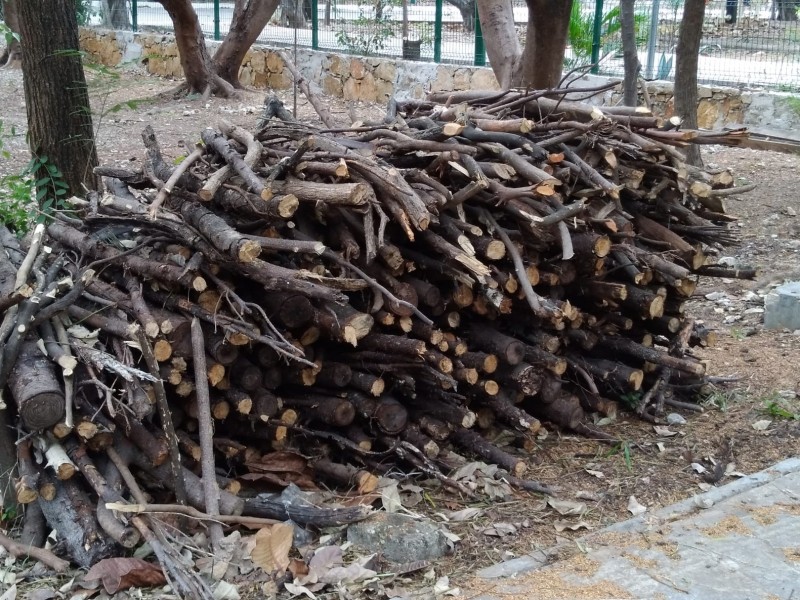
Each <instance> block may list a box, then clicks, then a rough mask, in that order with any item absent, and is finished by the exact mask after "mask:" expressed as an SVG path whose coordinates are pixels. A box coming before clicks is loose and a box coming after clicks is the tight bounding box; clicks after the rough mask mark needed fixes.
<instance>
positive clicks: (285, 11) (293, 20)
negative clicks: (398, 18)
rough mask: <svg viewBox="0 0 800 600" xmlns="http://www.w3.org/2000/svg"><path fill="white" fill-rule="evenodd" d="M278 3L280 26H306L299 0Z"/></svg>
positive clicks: (282, 0)
mask: <svg viewBox="0 0 800 600" xmlns="http://www.w3.org/2000/svg"><path fill="white" fill-rule="evenodd" d="M280 5H281V26H282V27H297V28H298V29H302V28H304V27H306V17H305V15H304V14H303V3H302V2H301V0H280ZM272 10H273V12H274V10H275V9H274V8H273V9H272ZM377 12H378V8H377V7H376V15H377ZM376 18H380V17H376Z"/></svg>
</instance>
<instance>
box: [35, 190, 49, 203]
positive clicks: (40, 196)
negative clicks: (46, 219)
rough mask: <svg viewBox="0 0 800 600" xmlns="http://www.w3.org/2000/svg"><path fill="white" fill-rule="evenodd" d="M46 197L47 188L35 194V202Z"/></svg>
mask: <svg viewBox="0 0 800 600" xmlns="http://www.w3.org/2000/svg"><path fill="white" fill-rule="evenodd" d="M45 196H47V188H41V189H39V191H37V192H36V201H37V202H41V201H42V198H44V197H45Z"/></svg>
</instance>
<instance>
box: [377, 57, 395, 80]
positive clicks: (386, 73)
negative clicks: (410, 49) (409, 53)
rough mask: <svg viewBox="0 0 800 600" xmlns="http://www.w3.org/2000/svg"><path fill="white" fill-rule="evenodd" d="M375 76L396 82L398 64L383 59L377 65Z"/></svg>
mask: <svg viewBox="0 0 800 600" xmlns="http://www.w3.org/2000/svg"><path fill="white" fill-rule="evenodd" d="M375 77H377V78H378V79H383V80H384V81H388V82H390V83H394V80H395V79H396V78H397V66H396V65H395V64H394V62H389V61H388V60H383V61H381V62H380V63H378V66H377V67H375Z"/></svg>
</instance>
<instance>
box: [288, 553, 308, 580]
mask: <svg viewBox="0 0 800 600" xmlns="http://www.w3.org/2000/svg"><path fill="white" fill-rule="evenodd" d="M289 572H290V573H291V574H292V577H293V578H294V579H297V578H298V577H302V576H303V575H308V565H307V564H306V563H304V562H303V561H302V560H300V559H299V558H293V559H291V560H290V561H289Z"/></svg>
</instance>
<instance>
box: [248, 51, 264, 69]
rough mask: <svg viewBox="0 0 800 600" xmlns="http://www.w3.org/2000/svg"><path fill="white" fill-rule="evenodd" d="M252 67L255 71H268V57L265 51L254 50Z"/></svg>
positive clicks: (251, 60) (251, 61)
mask: <svg viewBox="0 0 800 600" xmlns="http://www.w3.org/2000/svg"><path fill="white" fill-rule="evenodd" d="M250 68H251V69H253V73H266V71H267V57H266V55H265V54H264V52H263V51H261V50H258V51H256V52H253V55H252V56H251V57H250Z"/></svg>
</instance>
